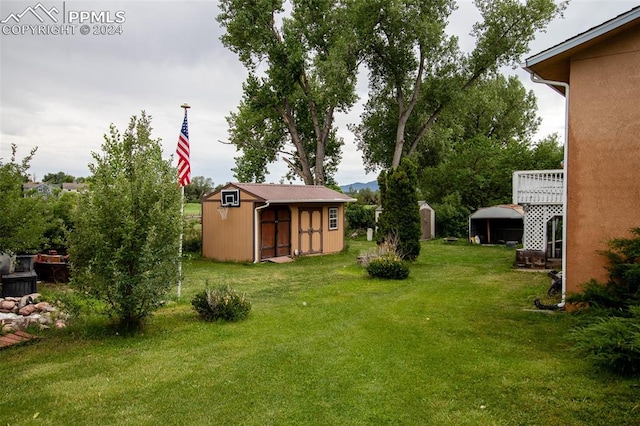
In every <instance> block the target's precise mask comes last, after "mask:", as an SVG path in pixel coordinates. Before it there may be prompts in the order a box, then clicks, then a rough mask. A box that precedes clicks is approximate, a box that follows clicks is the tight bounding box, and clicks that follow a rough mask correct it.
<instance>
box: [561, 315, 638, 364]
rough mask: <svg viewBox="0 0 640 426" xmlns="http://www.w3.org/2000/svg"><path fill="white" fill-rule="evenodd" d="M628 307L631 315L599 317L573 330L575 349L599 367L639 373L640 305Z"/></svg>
mask: <svg viewBox="0 0 640 426" xmlns="http://www.w3.org/2000/svg"><path fill="white" fill-rule="evenodd" d="M629 311H630V313H631V314H632V315H631V317H629V318H623V317H608V318H600V319H599V320H598V321H597V322H595V323H593V324H591V325H588V326H586V327H582V328H579V329H576V330H574V331H573V333H572V340H573V341H574V342H575V345H574V350H575V351H577V352H579V353H580V354H584V355H585V356H586V358H587V359H588V360H590V361H591V362H592V363H593V364H594V365H596V366H597V367H600V368H603V369H606V370H609V371H612V372H614V373H617V374H621V375H628V376H633V375H638V374H640V306H633V307H631V308H630V309H629Z"/></svg>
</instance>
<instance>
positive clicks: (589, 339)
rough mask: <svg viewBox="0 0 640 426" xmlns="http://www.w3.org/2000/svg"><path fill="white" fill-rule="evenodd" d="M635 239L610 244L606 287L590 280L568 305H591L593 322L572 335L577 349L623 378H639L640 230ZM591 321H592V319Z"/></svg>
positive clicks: (615, 240) (595, 362)
mask: <svg viewBox="0 0 640 426" xmlns="http://www.w3.org/2000/svg"><path fill="white" fill-rule="evenodd" d="M631 233H632V235H633V236H632V238H617V239H613V240H611V241H609V250H607V251H603V252H601V254H603V255H604V256H606V257H607V259H608V260H609V266H608V267H607V270H608V271H609V280H608V282H607V283H606V284H603V283H599V282H597V281H595V280H591V281H589V282H588V283H586V284H585V285H584V292H583V293H582V294H578V295H573V296H571V297H569V298H568V299H567V300H568V301H583V302H588V303H589V305H590V306H592V307H594V308H596V309H593V315H597V316H600V317H599V318H597V319H596V320H595V321H594V322H591V323H589V324H588V325H586V326H582V327H580V328H577V329H575V330H574V331H573V332H572V336H571V337H572V340H573V341H574V348H575V350H576V351H577V352H579V353H580V354H583V355H584V356H586V358H587V359H589V360H591V361H592V362H593V363H594V365H596V366H598V367H602V368H605V369H608V370H611V371H613V372H615V373H618V374H622V375H640V294H639V293H640V291H639V287H640V228H634V229H632V230H631ZM589 319H590V318H589Z"/></svg>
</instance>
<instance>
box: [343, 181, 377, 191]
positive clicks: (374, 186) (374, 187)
mask: <svg viewBox="0 0 640 426" xmlns="http://www.w3.org/2000/svg"><path fill="white" fill-rule="evenodd" d="M364 188H368V189H370V190H371V191H373V192H376V191H377V190H378V181H376V180H372V181H371V182H367V183H362V182H356V183H350V184H349V185H341V186H340V189H342V192H352V191H356V192H357V191H360V190H361V189H364Z"/></svg>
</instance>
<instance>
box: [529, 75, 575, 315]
mask: <svg viewBox="0 0 640 426" xmlns="http://www.w3.org/2000/svg"><path fill="white" fill-rule="evenodd" d="M529 72H530V74H531V81H533V82H534V83H541V84H547V85H550V86H560V87H564V96H565V107H564V161H563V165H562V172H563V175H564V176H563V179H562V301H561V302H560V303H558V304H557V305H556V307H558V308H563V307H564V305H565V302H566V297H567V271H566V265H567V186H568V184H569V182H568V180H569V174H568V173H567V171H568V167H569V161H568V160H569V84H568V83H565V82H563V81H553V80H544V79H542V78H540V76H538V75H537V74H536V73H535V72H533V71H531V70H529Z"/></svg>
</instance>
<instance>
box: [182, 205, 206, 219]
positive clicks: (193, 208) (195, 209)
mask: <svg viewBox="0 0 640 426" xmlns="http://www.w3.org/2000/svg"><path fill="white" fill-rule="evenodd" d="M201 207H202V205H201V204H200V203H185V204H184V214H185V215H186V216H194V215H196V216H200V214H202V210H201Z"/></svg>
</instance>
